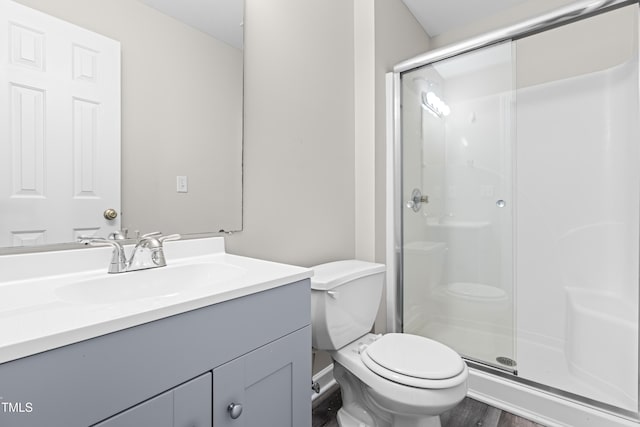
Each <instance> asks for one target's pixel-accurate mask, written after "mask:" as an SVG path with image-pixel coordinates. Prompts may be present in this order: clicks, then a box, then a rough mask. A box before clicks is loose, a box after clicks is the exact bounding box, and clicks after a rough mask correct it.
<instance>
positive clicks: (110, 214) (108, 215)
mask: <svg viewBox="0 0 640 427" xmlns="http://www.w3.org/2000/svg"><path fill="white" fill-rule="evenodd" d="M102 215H104V219H106V220H107V221H113V220H114V219H116V218H117V217H118V212H117V211H116V210H115V209H107V210H106V211H104V212H103V213H102Z"/></svg>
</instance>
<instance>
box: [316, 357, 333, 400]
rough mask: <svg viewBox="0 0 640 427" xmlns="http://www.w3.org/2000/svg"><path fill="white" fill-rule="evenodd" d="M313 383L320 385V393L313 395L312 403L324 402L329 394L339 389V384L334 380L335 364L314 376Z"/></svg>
mask: <svg viewBox="0 0 640 427" xmlns="http://www.w3.org/2000/svg"><path fill="white" fill-rule="evenodd" d="M313 382H314V383H315V382H317V383H318V384H319V385H320V393H313V394H312V395H311V402H315V401H316V400H318V399H319V400H322V399H323V398H324V397H326V395H327V394H329V393H331V392H333V390H335V389H336V388H337V387H338V383H337V382H336V380H335V379H334V378H333V363H332V364H331V365H329V366H327V367H326V368H324V369H323V370H321V371H320V372H318V373H317V374H315V375H314V376H313Z"/></svg>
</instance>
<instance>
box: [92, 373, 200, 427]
mask: <svg viewBox="0 0 640 427" xmlns="http://www.w3.org/2000/svg"><path fill="white" fill-rule="evenodd" d="M132 426H149V427H151V426H153V427H211V373H206V374H204V375H201V376H200V377H198V378H196V379H194V380H191V381H189V382H188V383H186V384H183V385H181V386H179V387H176V388H174V389H172V390H170V391H167V392H165V393H162V394H161V395H160V396H157V397H154V398H151V399H149V400H148V401H146V402H143V403H141V404H139V405H136V406H134V407H133V408H131V409H129V410H126V411H124V412H123V413H121V414H118V415H116V416H114V417H112V418H109V419H108V420H106V421H104V422H101V423H98V424H96V426H95V427H132Z"/></svg>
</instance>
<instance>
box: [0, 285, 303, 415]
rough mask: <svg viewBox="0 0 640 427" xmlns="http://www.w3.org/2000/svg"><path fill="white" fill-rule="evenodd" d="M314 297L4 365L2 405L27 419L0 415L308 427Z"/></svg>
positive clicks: (296, 292)
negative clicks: (21, 409) (19, 407)
mask: <svg viewBox="0 0 640 427" xmlns="http://www.w3.org/2000/svg"><path fill="white" fill-rule="evenodd" d="M309 294H310V286H309V281H308V280H303V281H300V282H296V283H292V284H289V285H285V286H280V287H277V288H274V289H271V290H268V291H264V292H258V293H255V294H252V295H248V296H245V297H242V298H236V299H232V300H229V301H225V302H223V303H219V304H214V305H211V306H208V307H203V308H199V309H196V310H192V311H187V312H184V313H181V314H178V315H175V316H171V317H167V318H164V319H160V320H157V321H154V322H150V323H146V324H142V325H139V326H136V327H133V328H128V329H124V330H121V331H118V332H115V333H111V334H107V335H103V336H100V337H96V338H93V339H90V340H86V341H81V342H78V343H75V344H72V345H68V346H65V347H61V348H57V349H54V350H50V351H47V352H44V353H39V354H35V355H32V356H29V357H25V358H22V359H18V360H15V361H12V362H7V363H3V364H0V402H7V403H12V404H13V405H14V407H15V405H17V404H21V405H22V406H23V407H25V406H26V405H27V404H28V408H30V409H31V410H30V411H28V412H12V411H3V410H1V409H2V408H3V406H2V405H0V426H2V427H42V426H65V427H87V426H96V427H125V426H126V427H133V426H136V427H165V426H166V427H169V426H172V427H210V426H212V425H213V427H225V426H233V427H239V426H244V427H287V426H291V427H308V426H310V425H311V389H310V381H311V351H310V350H311V327H310V301H311V299H310V295H309ZM232 403H235V404H240V405H241V408H242V411H240V409H239V407H236V409H235V410H234V412H233V415H234V416H235V415H239V416H238V417H237V418H236V419H233V418H231V413H230V412H229V410H228V408H229V405H230V404H232ZM238 413H239V414H238ZM232 421H233V422H232Z"/></svg>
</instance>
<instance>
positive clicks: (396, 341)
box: [361, 334, 465, 385]
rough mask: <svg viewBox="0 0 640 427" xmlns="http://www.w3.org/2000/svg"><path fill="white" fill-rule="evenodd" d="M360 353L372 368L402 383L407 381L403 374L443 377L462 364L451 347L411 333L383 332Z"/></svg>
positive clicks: (418, 376) (447, 376)
mask: <svg viewBox="0 0 640 427" xmlns="http://www.w3.org/2000/svg"><path fill="white" fill-rule="evenodd" d="M361 354H362V355H364V356H365V357H362V360H363V362H364V363H365V365H367V366H368V367H369V368H370V369H371V370H373V371H374V372H376V373H378V374H380V375H381V376H383V377H389V376H391V377H393V378H388V379H391V380H393V381H397V382H402V383H406V381H404V380H402V378H403V377H408V378H407V379H423V380H445V379H448V378H452V377H455V376H457V375H459V374H460V373H461V372H462V371H463V370H464V368H465V364H464V362H463V361H462V358H461V357H460V356H459V355H458V353H456V352H455V351H453V350H452V349H451V348H449V347H447V346H445V345H444V344H441V343H439V342H437V341H433V340H431V339H429V338H424V337H420V336H417V335H411V334H386V335H384V336H383V337H382V338H380V339H378V340H377V341H374V342H373V343H371V344H370V345H369V346H368V347H367V348H366V349H364V350H363V352H362V353H361ZM372 362H373V363H372ZM375 365H377V366H375ZM380 368H382V369H380ZM408 385H409V384H408Z"/></svg>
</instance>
